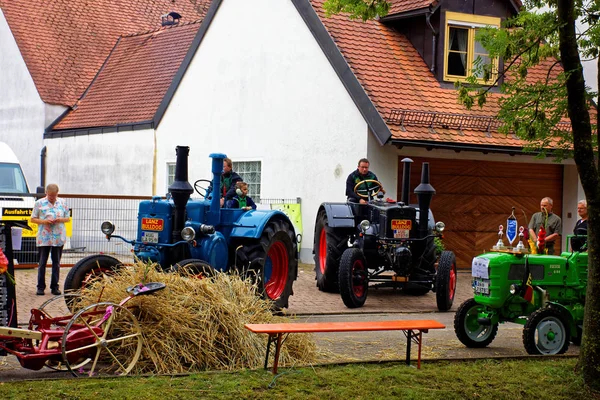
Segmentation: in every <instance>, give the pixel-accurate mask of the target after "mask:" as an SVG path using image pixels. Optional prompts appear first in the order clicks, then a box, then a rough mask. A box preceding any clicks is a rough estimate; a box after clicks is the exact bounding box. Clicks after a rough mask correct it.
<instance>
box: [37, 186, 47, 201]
mask: <svg viewBox="0 0 600 400" xmlns="http://www.w3.org/2000/svg"><path fill="white" fill-rule="evenodd" d="M45 195H46V190H45V189H44V188H43V187H41V186H38V187H37V188H36V189H35V198H36V199H41V198H42V197H44V196H45Z"/></svg>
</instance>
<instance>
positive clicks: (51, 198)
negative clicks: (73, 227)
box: [31, 183, 71, 296]
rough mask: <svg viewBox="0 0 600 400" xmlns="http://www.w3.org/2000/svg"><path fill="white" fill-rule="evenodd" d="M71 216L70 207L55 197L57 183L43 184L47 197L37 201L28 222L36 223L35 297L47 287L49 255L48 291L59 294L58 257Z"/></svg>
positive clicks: (41, 294) (40, 294)
mask: <svg viewBox="0 0 600 400" xmlns="http://www.w3.org/2000/svg"><path fill="white" fill-rule="evenodd" d="M70 219H71V217H70V215H69V206H68V205H67V203H66V202H65V201H64V200H63V199H60V198H58V185H56V184H54V183H51V184H49V185H48V186H46V197H44V198H41V199H39V200H37V201H36V202H35V204H34V206H33V212H32V213H31V222H33V223H34V224H37V225H38V231H37V240H36V244H37V248H38V254H39V264H38V282H37V292H36V294H37V295H38V296H43V295H44V290H45V289H46V263H47V262H48V256H51V258H52V278H51V280H50V290H51V291H52V294H53V295H59V294H61V293H60V290H58V280H59V276H60V258H61V256H62V250H63V246H64V244H65V242H66V240H67V230H66V228H65V222H69V220H70Z"/></svg>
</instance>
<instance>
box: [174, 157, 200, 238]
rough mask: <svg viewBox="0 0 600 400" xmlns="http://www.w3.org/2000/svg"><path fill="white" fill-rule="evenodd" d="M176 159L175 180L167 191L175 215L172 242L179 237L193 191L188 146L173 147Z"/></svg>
mask: <svg viewBox="0 0 600 400" xmlns="http://www.w3.org/2000/svg"><path fill="white" fill-rule="evenodd" d="M175 154H177V161H176V163H175V181H174V182H173V184H172V185H171V186H169V193H171V197H172V198H173V203H175V215H174V218H173V242H176V241H179V240H180V238H181V230H182V229H183V225H184V224H185V208H186V206H187V202H188V200H189V199H190V195H191V194H192V193H194V189H193V188H192V185H190V183H189V182H188V155H189V154H190V148H189V147H188V146H177V147H176V148H175Z"/></svg>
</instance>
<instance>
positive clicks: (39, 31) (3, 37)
mask: <svg viewBox="0 0 600 400" xmlns="http://www.w3.org/2000/svg"><path fill="white" fill-rule="evenodd" d="M209 3H210V0H111V1H106V0H100V1H94V2H89V1H84V0H68V1H67V0H52V1H50V0H42V1H29V0H0V47H1V48H0V50H1V51H2V54H3V57H2V58H0V71H2V73H1V74H0V90H1V92H2V96H0V140H2V141H4V142H6V143H8V144H9V145H10V146H11V147H12V148H13V150H14V151H15V153H16V154H17V156H18V157H19V159H20V161H21V163H22V165H23V169H24V171H25V174H26V176H27V179H28V181H29V184H30V185H31V186H33V189H32V190H34V189H35V186H36V185H38V183H39V182H40V152H41V151H42V149H43V147H44V142H43V135H44V131H45V130H46V129H47V128H48V127H49V126H50V125H51V124H52V122H53V121H54V120H56V118H58V117H60V116H61V115H62V114H63V113H64V112H65V111H67V110H70V109H71V108H73V107H74V106H75V105H76V103H77V101H78V100H79V99H80V98H81V96H82V95H83V93H84V92H85V91H86V89H87V88H88V87H89V86H90V83H91V82H92V81H93V79H94V77H95V76H96V74H97V73H98V71H99V70H100V68H101V67H102V65H103V64H104V62H105V60H106V58H107V57H108V55H109V54H110V52H111V50H112V49H113V48H114V47H115V45H116V43H117V41H118V40H119V38H120V37H121V36H126V35H130V34H134V33H139V32H144V31H149V30H156V29H159V28H160V27H161V24H162V19H161V16H163V15H165V14H168V13H169V12H176V13H178V14H179V15H180V16H181V18H180V22H181V23H186V22H193V21H197V20H200V19H202V18H203V17H204V14H205V13H206V10H207V9H208V4H209ZM30 189H31V188H30Z"/></svg>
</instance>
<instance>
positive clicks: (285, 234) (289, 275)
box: [237, 220, 298, 309]
mask: <svg viewBox="0 0 600 400" xmlns="http://www.w3.org/2000/svg"><path fill="white" fill-rule="evenodd" d="M297 253H298V245H297V243H296V237H295V235H294V230H293V228H292V227H291V226H290V224H289V223H288V222H286V221H283V220H271V221H269V222H268V223H267V225H266V226H265V229H264V230H263V233H262V235H261V237H260V239H258V240H253V241H251V242H250V243H246V245H244V246H241V247H240V249H239V250H238V257H237V258H238V260H240V262H242V263H243V262H244V261H246V260H247V261H246V262H245V265H238V268H240V270H241V271H244V272H246V273H247V274H248V275H250V276H251V277H252V279H253V280H254V281H255V282H257V284H258V290H259V291H260V294H261V295H262V297H263V298H264V299H266V300H271V301H272V302H273V306H274V308H275V309H282V308H286V307H288V300H289V297H290V296H291V295H292V294H294V292H293V289H292V284H293V283H294V280H295V279H296V277H297V275H298V258H297Z"/></svg>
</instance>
